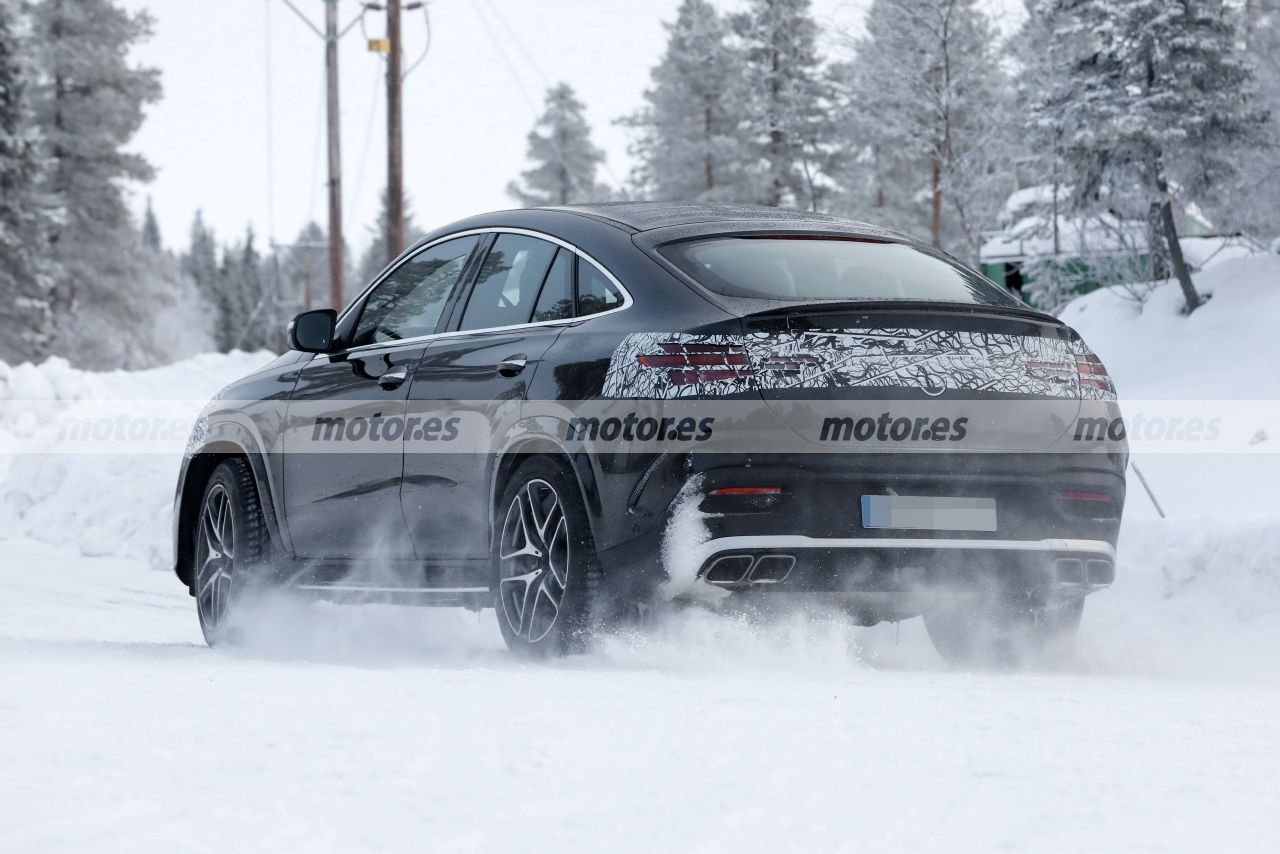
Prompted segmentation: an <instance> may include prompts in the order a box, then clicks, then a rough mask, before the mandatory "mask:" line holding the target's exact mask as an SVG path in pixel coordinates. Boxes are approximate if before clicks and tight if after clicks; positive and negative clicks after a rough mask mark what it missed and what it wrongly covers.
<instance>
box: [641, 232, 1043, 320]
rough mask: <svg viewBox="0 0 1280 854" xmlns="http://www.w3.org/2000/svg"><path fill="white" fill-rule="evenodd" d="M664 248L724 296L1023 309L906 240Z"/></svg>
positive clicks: (751, 240)
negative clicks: (926, 302) (908, 301)
mask: <svg viewBox="0 0 1280 854" xmlns="http://www.w3.org/2000/svg"><path fill="white" fill-rule="evenodd" d="M658 251H659V252H661V253H662V255H663V256H664V257H666V258H667V260H669V261H671V262H672V263H674V264H675V265H676V266H677V267H679V268H680V269H681V270H683V271H684V272H685V273H687V274H689V276H691V277H692V278H693V280H694V281H696V282H697V283H698V284H700V285H702V286H703V287H705V288H707V289H708V290H711V291H715V292H716V293H719V294H725V295H726V296H735V297H745V298H748V299H765V300H898V299H912V300H937V301H942V302H957V303H968V304H971V305H974V304H976V305H1008V306H1018V305H1022V303H1021V302H1020V301H1019V300H1017V299H1015V298H1014V297H1012V296H1010V295H1009V294H1008V293H1007V292H1006V291H1005V290H1004V288H1001V287H1000V286H999V285H996V284H995V283H993V282H991V281H990V280H988V279H986V278H984V277H983V276H981V275H979V274H978V273H975V272H973V271H972V270H966V269H965V268H963V267H961V266H959V265H957V264H953V263H951V262H949V261H947V260H945V259H943V258H939V257H937V256H935V255H931V254H929V253H927V252H922V251H920V250H919V249H915V248H913V247H911V246H907V245H905V244H901V243H887V242H883V241H875V240H853V239H846V240H840V239H823V238H810V237H802V238H787V237H778V238H774V237H716V238H712V239H710V240H695V241H689V242H686V243H675V244H671V245H669V246H664V247H661V248H660V249H659V250H658Z"/></svg>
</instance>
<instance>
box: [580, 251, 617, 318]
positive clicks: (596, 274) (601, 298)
mask: <svg viewBox="0 0 1280 854" xmlns="http://www.w3.org/2000/svg"><path fill="white" fill-rule="evenodd" d="M621 305H622V294H621V292H619V291H618V289H617V288H616V287H614V284H613V282H611V281H609V279H608V278H607V277H606V276H605V274H604V273H601V272H600V271H599V270H597V269H596V266H595V265H594V264H589V263H587V262H586V261H579V262H578V317H585V316H586V315H588V314H599V313H600V312H602V311H608V310H610V309H613V308H618V307H619V306H621Z"/></svg>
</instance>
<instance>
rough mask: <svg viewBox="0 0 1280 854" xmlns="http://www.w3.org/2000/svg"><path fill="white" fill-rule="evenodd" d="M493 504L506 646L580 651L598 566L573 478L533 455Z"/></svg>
mask: <svg viewBox="0 0 1280 854" xmlns="http://www.w3.org/2000/svg"><path fill="white" fill-rule="evenodd" d="M498 508H499V513H498V516H497V519H496V525H495V529H494V534H495V536H494V538H493V549H492V560H493V563H494V566H495V569H496V575H497V602H496V607H497V610H498V625H499V626H500V627H501V629H502V637H503V639H504V640H506V642H507V646H508V647H509V648H510V649H511V650H512V651H514V652H522V653H532V654H536V655H557V654H564V653H568V652H577V651H580V650H581V649H582V648H583V647H585V645H586V643H587V641H588V640H589V637H590V634H591V628H592V608H591V602H592V597H593V595H594V594H595V591H596V589H597V586H598V582H599V570H598V562H597V558H596V549H595V542H594V540H593V539H592V537H591V527H590V524H589V521H588V519H587V513H586V509H585V508H584V507H583V504H582V498H581V497H580V495H579V492H578V487H577V484H576V483H575V482H574V480H573V478H572V477H571V476H570V475H569V474H568V472H567V471H566V470H565V468H564V467H563V466H561V465H559V464H558V463H556V462H555V461H554V460H551V459H548V458H546V457H534V458H532V459H530V460H528V461H526V462H525V463H524V464H523V465H521V466H520V468H519V469H518V470H517V471H516V472H515V474H514V475H513V476H512V478H511V481H510V482H509V483H508V484H507V486H506V489H505V490H504V491H503V495H502V500H501V502H500V503H499V505H498Z"/></svg>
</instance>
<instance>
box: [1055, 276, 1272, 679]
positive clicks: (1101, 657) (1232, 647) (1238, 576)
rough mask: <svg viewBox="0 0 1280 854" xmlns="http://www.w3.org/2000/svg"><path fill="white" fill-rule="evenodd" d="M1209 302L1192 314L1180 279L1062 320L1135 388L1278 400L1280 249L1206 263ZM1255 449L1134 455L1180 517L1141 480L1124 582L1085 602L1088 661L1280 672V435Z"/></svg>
mask: <svg viewBox="0 0 1280 854" xmlns="http://www.w3.org/2000/svg"><path fill="white" fill-rule="evenodd" d="M1195 279H1196V287H1197V290H1198V291H1199V292H1200V293H1201V294H1204V295H1207V296H1209V301H1208V302H1207V303H1206V304H1205V305H1204V306H1202V307H1201V308H1200V309H1198V310H1196V311H1195V312H1193V313H1192V314H1191V315H1185V314H1183V313H1182V307H1183V299H1182V293H1181V291H1180V290H1179V288H1178V285H1177V283H1176V282H1173V281H1169V282H1165V283H1163V284H1161V285H1160V286H1158V287H1157V288H1156V289H1155V290H1154V291H1153V292H1152V294H1151V297H1150V299H1148V300H1147V301H1146V303H1145V304H1141V305H1140V304H1138V303H1137V302H1136V301H1134V300H1132V299H1130V298H1129V297H1128V296H1127V295H1126V293H1125V291H1124V290H1123V289H1121V288H1109V289H1104V290H1100V291H1095V292H1094V293H1091V294H1087V295H1085V296H1083V297H1080V298H1079V299H1076V300H1074V301H1073V302H1071V303H1070V304H1069V305H1067V306H1066V308H1065V309H1064V310H1063V312H1062V319H1063V320H1065V321H1066V322H1067V323H1069V324H1071V325H1072V326H1073V327H1075V328H1076V329H1077V330H1078V331H1079V332H1080V334H1081V335H1083V336H1084V338H1085V340H1086V341H1087V342H1088V343H1089V346H1090V347H1092V348H1093V349H1094V351H1095V352H1097V353H1098V354H1099V355H1100V356H1101V357H1102V360H1103V361H1104V362H1105V363H1106V365H1107V367H1108V369H1109V370H1110V372H1111V374H1112V376H1113V377H1114V379H1115V382H1116V386H1117V388H1118V389H1119V390H1120V395H1121V401H1122V403H1123V400H1124V399H1125V398H1129V399H1141V400H1157V399H1162V398H1173V399H1187V400H1190V399H1195V400H1209V401H1212V400H1227V399H1241V400H1275V399H1278V398H1280V372H1277V371H1276V369H1275V368H1276V365H1277V364H1280V337H1278V336H1277V335H1276V334H1275V318H1276V317H1278V316H1280V256H1276V255H1253V256H1250V257H1246V258H1226V259H1221V260H1219V261H1218V262H1217V263H1214V264H1213V265H1212V266H1210V267H1208V268H1207V269H1205V270H1204V271H1203V272H1201V273H1199V274H1198V275H1197V276H1196V277H1195ZM1263 428H1264V425H1260V426H1259V436H1260V439H1259V443H1258V445H1257V446H1255V447H1253V448H1251V449H1250V450H1251V451H1253V453H1239V454H1203V455H1189V454H1188V455H1174V454H1167V455H1146V456H1143V455H1135V457H1134V459H1133V462H1134V463H1135V464H1136V465H1137V466H1139V467H1140V468H1141V469H1142V471H1143V473H1144V474H1145V475H1146V476H1147V479H1148V481H1150V483H1151V485H1152V488H1153V489H1154V491H1155V493H1156V497H1157V498H1158V499H1159V501H1160V503H1161V505H1162V506H1163V508H1164V510H1165V512H1166V513H1167V514H1168V518H1166V519H1160V518H1158V516H1157V514H1156V512H1155V510H1154V507H1153V505H1152V504H1151V502H1150V500H1149V499H1148V498H1147V496H1146V494H1145V493H1144V491H1143V488H1142V485H1141V483H1140V482H1139V481H1138V479H1137V478H1136V477H1134V476H1132V473H1131V475H1130V478H1129V500H1128V502H1127V505H1126V507H1125V519H1124V524H1123V526H1122V528H1121V535H1120V549H1119V565H1118V575H1117V580H1116V584H1115V586H1114V587H1113V588H1111V589H1110V590H1108V591H1106V592H1104V593H1101V594H1099V595H1095V596H1093V597H1091V598H1090V600H1089V605H1088V607H1087V608H1086V609H1085V623H1084V629H1083V633H1082V641H1081V650H1080V652H1081V656H1082V659H1083V660H1085V661H1087V662H1089V663H1090V664H1091V665H1094V666H1097V667H1100V668H1103V669H1107V670H1121V671H1129V670H1133V671H1141V672H1159V673H1168V672H1179V673H1195V674H1197V675H1204V674H1214V673H1218V674H1229V673H1233V672H1241V673H1245V672H1248V673H1260V672H1266V673H1269V674H1272V675H1277V674H1280V663H1277V662H1276V661H1275V656H1274V655H1273V654H1272V653H1271V651H1273V650H1275V649H1277V648H1280V493H1277V492H1276V490H1275V488H1274V484H1275V483H1277V482H1280V455H1278V454H1276V453H1274V452H1273V450H1274V449H1269V448H1267V447H1265V445H1266V444H1267V443H1271V442H1275V441H1280V435H1278V434H1280V431H1277V430H1275V429H1270V430H1267V429H1263Z"/></svg>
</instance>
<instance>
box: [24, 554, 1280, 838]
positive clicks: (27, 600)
mask: <svg viewBox="0 0 1280 854" xmlns="http://www.w3.org/2000/svg"><path fill="white" fill-rule="evenodd" d="M2 545H3V549H4V553H5V555H6V558H7V560H6V564H5V566H4V567H3V569H0V733H3V736H0V768H2V769H3V771H2V772H0V851H6V852H8V851H13V852H19V851H21V852H29V851H47V850H95V851H129V852H137V851H143V850H164V851H178V850H191V851H282V850H308V851H316V850H326V851H338V850H353V849H360V850H408V849H416V850H431V851H473V850H505V851H545V850H603V849H604V848H606V847H608V848H610V849H612V850H698V851H721V850H723V851H744V850H745V851H777V850H797V851H818V850H866V851H891V850H902V849H917V850H918V849H932V850H949V851H952V850H990V849H997V848H999V849H1012V850H1035V851H1057V850H1063V851H1071V850H1129V851H1134V850H1146V851H1166V850H1168V851H1203V850H1226V849H1231V850H1238V851H1244V850H1253V851H1276V850H1280V808H1278V807H1277V804H1278V803H1280V801H1278V800H1277V795H1276V784H1277V782H1278V772H1277V762H1276V758H1277V757H1278V756H1280V683H1277V682H1276V681H1274V680H1272V679H1270V678H1267V679H1257V678H1252V679H1239V680H1227V681H1220V680H1218V681H1214V682H1212V683H1210V682H1206V681H1204V680H1202V679H1196V678H1190V677H1185V676H1184V677H1177V676H1168V675H1165V676H1161V677H1158V678H1157V677H1153V676H1142V675H1135V674H1127V675H1123V674H1120V673H1116V672H1111V671H1109V670H1108V668H1107V667H1106V666H1103V665H1097V664H1093V665H1085V664H1081V665H1078V666H1077V667H1076V668H1075V669H1074V671H1073V672H1068V673H1055V674H1021V675H996V674H961V673H952V672H948V671H946V670H944V669H943V668H942V667H941V665H939V664H938V663H937V661H936V659H934V658H933V657H932V653H930V652H928V651H927V644H926V643H925V642H924V641H923V640H922V639H921V638H920V637H919V636H918V633H919V627H918V625H917V624H918V621H915V623H908V624H906V625H905V626H904V627H903V629H902V636H901V638H900V639H899V641H898V643H897V644H895V643H894V635H893V634H892V631H891V630H873V631H870V632H863V633H862V634H860V635H850V634H847V633H846V632H845V631H844V630H842V629H839V628H836V627H834V626H832V625H831V624H828V623H824V622H822V621H800V620H798V619H797V620H796V621H793V622H791V623H788V624H785V625H783V626H781V627H774V629H772V630H771V631H769V632H768V633H754V632H752V631H750V630H749V629H747V628H745V627H743V626H741V625H737V624H734V623H731V622H727V621H725V620H716V619H711V618H708V617H690V618H687V619H684V620H682V621H680V622H679V623H677V624H675V625H671V626H667V627H665V628H664V629H663V630H660V631H659V632H658V633H657V634H656V635H655V636H653V637H650V638H648V639H647V640H631V641H625V642H624V641H615V642H613V643H611V644H610V645H609V646H608V647H606V648H605V649H604V650H602V651H601V652H598V653H595V654H592V655H590V656H587V657H584V658H579V659H572V660H568V661H565V662H558V663H553V664H541V665H539V664H522V663H519V662H515V661H513V660H512V659H510V658H509V657H508V656H507V655H506V654H505V652H503V651H502V649H501V648H500V643H501V642H500V640H499V638H498V634H497V631H496V628H495V627H494V626H493V625H492V623H491V622H490V621H491V619H492V612H488V613H486V615H485V616H484V617H483V619H477V618H476V617H475V616H474V615H470V614H466V613H465V612H460V611H452V610H439V611H418V610H414V609H395V608H361V609H351V608H348V609H337V608H329V607H323V608H312V609H310V610H311V613H310V614H309V615H308V616H307V617H306V619H305V620H304V619H303V618H302V615H299V614H297V613H290V612H287V611H286V612H282V613H281V614H280V615H279V619H280V621H281V622H282V623H283V624H282V625H280V626H279V631H268V632H264V634H263V637H261V638H259V639H258V642H257V643H256V645H255V646H254V647H253V648H252V649H250V650H246V651H238V652H229V651H223V650H216V651H215V650H209V649H206V648H205V647H204V646H203V644H202V643H201V642H200V639H199V634H198V630H197V628H196V622H195V617H194V614H193V610H192V605H191V602H190V600H189V599H188V598H187V597H186V596H185V594H184V591H182V590H181V589H180V587H179V586H178V585H177V583H176V582H175V581H174V579H172V578H171V577H169V576H168V575H167V574H165V573H160V572H153V571H147V570H145V569H143V568H142V567H140V566H138V565H136V564H133V563H130V562H128V561H124V560H118V559H113V558H85V557H80V556H78V555H76V554H74V553H73V552H69V551H65V550H60V549H59V548H58V547H54V546H49V545H44V544H37V543H34V542H30V541H22V540H17V541H15V540H9V541H6V542H4V543H3V544H2ZM55 567H56V568H57V570H58V571H57V572H53V571H51V570H52V569H53V568H55ZM1088 630H1089V626H1088V625H1086V644H1085V646H1086V648H1087V647H1088V641H1089V638H1088V637H1087V634H1088Z"/></svg>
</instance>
